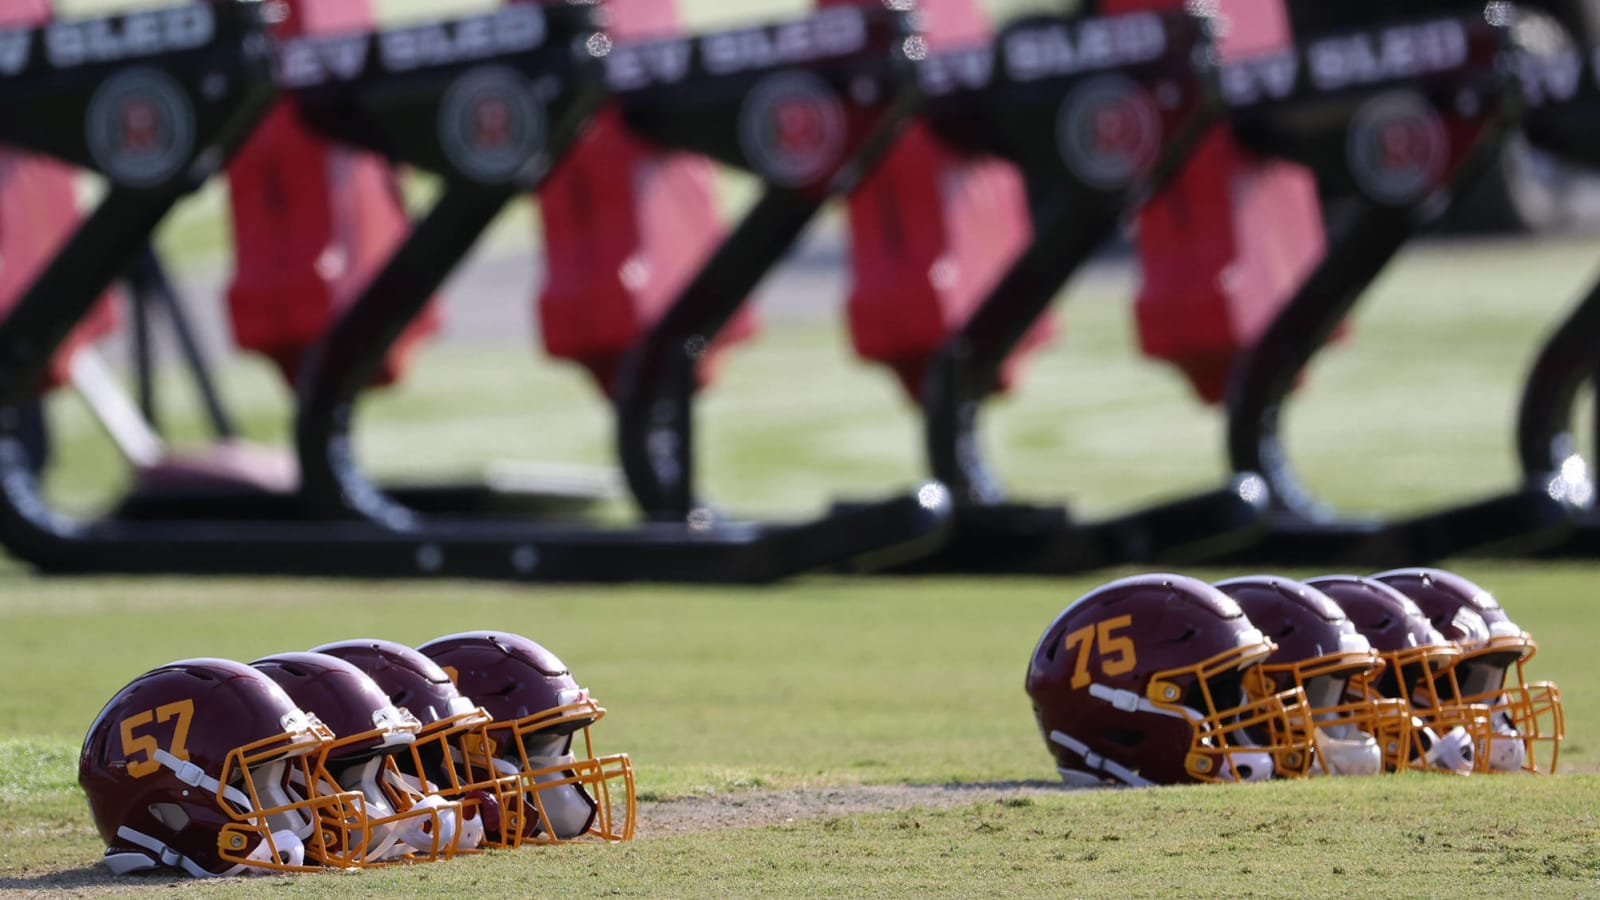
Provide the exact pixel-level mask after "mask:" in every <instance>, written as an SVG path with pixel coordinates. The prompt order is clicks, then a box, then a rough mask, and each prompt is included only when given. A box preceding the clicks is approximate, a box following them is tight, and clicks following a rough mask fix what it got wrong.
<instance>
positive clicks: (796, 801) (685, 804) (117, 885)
mask: <svg viewBox="0 0 1600 900" xmlns="http://www.w3.org/2000/svg"><path fill="white" fill-rule="evenodd" d="M1062 790H1064V788H1062V786H1061V785H1060V784H1057V783H1054V782H1046V781H1005V782H993V783H986V784H922V785H908V784H899V785H852V786H846V787H816V788H792V789H789V790H782V791H741V792H736V793H728V794H710V795H706V796H691V797H681V798H677V799H673V800H663V801H654V802H648V803H641V804H639V824H638V834H637V835H636V837H638V838H641V839H649V838H657V837H670V836H672V835H682V834H697V833H702V832H707V831H718V830H721V829H726V828H755V827H760V826H763V825H782V824H786V823H789V822H798V821H804V820H807V819H821V818H826V817H829V816H849V815H862V814H868V813H882V812H895V811H897V810H905V809H915V808H919V807H920V808H948V807H952V806H964V805H967V804H971V803H982V802H986V801H993V802H1000V801H1004V800H1008V799H1014V798H1024V797H1046V796H1051V795H1055V794H1059V793H1060V792H1061V791H1062ZM533 852H537V851H533ZM186 883H187V881H186V880H173V879H172V878H170V877H169V876H165V875H154V874H151V875H136V876H132V877H126V878H117V877H115V876H113V875H111V873H110V872H109V871H107V870H106V869H105V868H104V867H103V866H101V865H99V864H98V863H94V864H90V865H84V866H80V867H78V868H74V869H67V870H63V871H54V872H25V873H22V874H20V875H15V876H11V877H6V878H0V894H4V895H5V896H7V897H33V896H50V897H60V896H85V897H100V896H106V895H108V894H123V893H132V892H136V891H149V890H161V891H164V892H182V890H183V887H184V885H185V884H186Z"/></svg>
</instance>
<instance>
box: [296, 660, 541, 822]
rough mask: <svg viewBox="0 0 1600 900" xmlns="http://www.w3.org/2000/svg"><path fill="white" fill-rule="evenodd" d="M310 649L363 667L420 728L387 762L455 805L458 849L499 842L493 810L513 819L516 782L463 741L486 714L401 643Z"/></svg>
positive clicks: (496, 815)
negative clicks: (479, 760)
mask: <svg viewBox="0 0 1600 900" xmlns="http://www.w3.org/2000/svg"><path fill="white" fill-rule="evenodd" d="M311 652H313V653H326V654H327V655H329V656H337V657H339V658H340V659H342V660H344V661H345V662H348V663H350V664H351V665H353V666H355V667H356V668H358V669H360V670H361V671H362V672H365V673H366V674H367V677H369V678H371V679H372V680H373V682H374V683H375V684H377V685H378V687H379V688H381V689H383V692H384V693H386V694H388V695H389V701H390V702H391V703H393V704H394V705H395V706H397V707H399V708H400V709H403V710H405V711H407V712H409V713H411V714H412V715H413V716H415V717H416V719H417V721H418V723H420V724H421V726H422V728H421V730H420V731H418V732H417V739H416V740H415V741H414V742H412V744H411V746H410V747H409V748H408V751H407V752H404V753H401V754H398V755H397V756H396V759H395V762H396V764H397V765H398V766H399V768H400V772H401V775H402V777H404V779H405V781H406V784H407V785H409V786H410V787H411V788H412V789H414V790H416V791H418V792H419V793H423V794H433V793H437V794H439V795H440V796H443V797H445V798H447V799H450V800H457V801H460V802H461V804H462V821H461V829H462V830H461V839H460V841H459V842H458V843H459V845H460V847H461V848H462V849H468V848H474V847H479V846H481V845H483V844H484V843H485V842H488V843H490V844H493V845H495V846H504V842H503V840H502V839H501V836H502V831H501V811H502V810H509V811H510V812H511V815H512V816H513V817H514V816H516V815H517V811H518V810H520V809H521V798H520V797H519V796H518V794H519V790H518V787H517V779H516V777H515V776H498V775H496V774H495V772H494V771H493V770H492V769H484V768H480V767H478V766H476V765H474V764H473V762H472V760H471V759H470V758H469V756H468V754H467V752H466V750H467V743H466V741H467V739H468V738H469V737H470V736H471V735H473V734H475V733H476V730H477V729H478V728H479V727H480V726H483V725H487V724H488V723H489V722H490V721H492V719H491V717H490V716H489V713H488V712H486V711H485V710H484V709H483V707H481V706H479V705H478V704H476V703H474V702H473V701H472V700H471V699H469V698H468V697H465V696H463V695H462V694H461V692H460V691H458V690H456V686H455V683H454V682H452V681H451V680H450V677H449V676H448V675H446V674H445V673H444V670H443V669H440V668H439V665H438V663H435V662H434V661H433V660H431V659H429V658H428V657H426V656H424V655H423V654H422V653H421V652H420V651H417V650H415V649H413V648H411V647H407V646H406V645H405V644H400V643H396V642H395V641H386V640H380V639H377V638H363V639H356V640H349V641H338V642H335V643H332V644H323V645H322V646H320V647H314V648H312V651H311ZM514 824H515V823H513V825H514ZM486 829H487V830H486Z"/></svg>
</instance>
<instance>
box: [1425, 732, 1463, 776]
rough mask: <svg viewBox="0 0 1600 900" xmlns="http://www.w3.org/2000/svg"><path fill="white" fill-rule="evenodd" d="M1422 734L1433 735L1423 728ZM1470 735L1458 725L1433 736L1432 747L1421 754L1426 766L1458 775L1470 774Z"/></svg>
mask: <svg viewBox="0 0 1600 900" xmlns="http://www.w3.org/2000/svg"><path fill="white" fill-rule="evenodd" d="M1423 730H1424V732H1426V733H1428V734H1433V731H1432V729H1428V728H1424V729H1423ZM1472 753H1473V751H1472V735H1470V734H1468V733H1467V730H1466V729H1465V728H1462V727H1461V726H1460V725H1457V726H1455V727H1454V728H1452V729H1450V730H1449V731H1447V732H1445V733H1444V734H1442V735H1434V741H1433V745H1432V746H1430V747H1428V748H1427V749H1426V750H1425V751H1424V754H1423V758H1424V759H1425V760H1427V762H1428V765H1430V766H1432V767H1434V768H1435V769H1444V770H1445V771H1447V772H1455V773H1457V774H1460V775H1470V774H1472Z"/></svg>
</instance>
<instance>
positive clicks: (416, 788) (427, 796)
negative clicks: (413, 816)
mask: <svg viewBox="0 0 1600 900" xmlns="http://www.w3.org/2000/svg"><path fill="white" fill-rule="evenodd" d="M400 781H401V782H402V783H403V784H405V786H406V787H407V788H408V789H410V790H411V791H413V792H415V793H418V794H422V795H423V801H422V802H421V803H420V804H419V805H425V806H428V807H434V808H439V809H438V816H439V823H440V825H441V826H443V827H445V828H448V829H449V833H451V834H454V835H455V840H456V849H458V850H476V849H478V848H479V847H482V846H483V842H484V837H485V836H484V831H483V818H482V817H481V816H480V815H478V810H477V807H475V806H474V807H472V808H470V809H469V808H467V807H465V806H462V807H461V808H460V812H459V814H458V813H457V810H456V809H455V808H442V807H444V799H443V798H442V797H440V796H439V789H438V788H436V787H434V785H433V783H432V782H430V781H428V780H427V779H426V778H419V777H417V776H415V775H401V776H400ZM432 801H437V802H432ZM406 843H408V844H409V843H410V841H407V842H406ZM448 846H449V842H448V841H445V840H443V839H441V840H440V843H439V849H441V850H443V849H445V848H447V847H448ZM428 847H429V844H428V843H427V842H424V843H423V845H422V846H421V847H418V848H417V849H419V850H423V851H426V850H427V849H428Z"/></svg>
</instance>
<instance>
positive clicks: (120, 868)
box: [105, 825, 306, 878]
mask: <svg viewBox="0 0 1600 900" xmlns="http://www.w3.org/2000/svg"><path fill="white" fill-rule="evenodd" d="M117 837H119V838H122V839H123V840H125V841H127V842H128V843H130V844H134V845H136V846H139V847H143V848H144V849H145V850H147V851H149V853H150V855H146V854H144V853H108V854H106V857H105V863H106V867H107V868H109V869H110V870H111V871H112V873H113V874H115V875H126V874H128V873H130V872H141V871H145V870H148V869H154V868H155V867H156V866H157V865H158V864H159V865H162V866H166V867H167V868H169V869H179V870H181V871H183V872H184V873H186V874H188V875H189V876H190V877H193V878H228V877H231V876H234V875H270V874H272V873H273V871H274V870H272V869H269V868H266V866H267V865H268V864H269V863H273V862H276V863H278V864H280V865H285V866H297V867H298V866H303V865H305V862H306V845H305V844H304V843H303V842H301V840H300V838H299V837H297V836H295V834H294V833H293V832H289V831H274V832H273V833H272V842H273V845H275V846H276V847H277V849H278V855H277V858H276V859H274V858H273V855H272V847H271V846H268V844H267V842H266V841H262V842H260V843H259V844H256V847H255V849H254V850H251V851H250V854H249V855H248V856H247V857H246V859H249V860H250V862H248V863H239V864H238V865H235V866H232V867H230V868H228V869H225V870H223V871H221V872H208V871H206V870H205V869H203V868H201V867H200V864H199V863H197V862H195V861H194V860H193V859H190V858H189V857H187V856H184V855H183V854H182V853H179V852H178V851H177V850H174V849H173V848H171V847H168V846H167V845H166V844H163V843H162V842H161V841H160V840H158V839H157V838H155V837H152V836H151V835H148V834H145V833H144V832H142V831H135V830H134V829H132V828H129V827H128V826H126V825H124V826H122V827H121V828H118V829H117ZM152 857H153V858H152Z"/></svg>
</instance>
